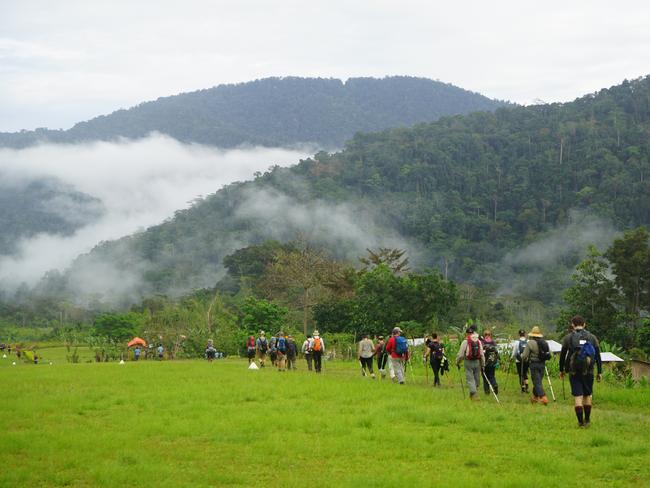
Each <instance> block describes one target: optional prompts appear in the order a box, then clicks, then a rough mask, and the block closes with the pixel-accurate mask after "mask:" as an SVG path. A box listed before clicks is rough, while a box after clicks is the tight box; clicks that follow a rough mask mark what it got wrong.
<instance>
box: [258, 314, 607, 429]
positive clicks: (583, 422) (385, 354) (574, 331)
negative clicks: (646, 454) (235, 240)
mask: <svg viewBox="0 0 650 488" xmlns="http://www.w3.org/2000/svg"><path fill="white" fill-rule="evenodd" d="M585 327H586V323H585V321H584V319H583V318H582V317H580V316H575V317H573V319H572V320H571V326H570V330H569V331H568V333H567V334H566V335H565V336H564V337H563V339H562V349H561V352H560V363H559V369H560V377H561V379H562V380H564V377H565V375H567V374H568V376H569V382H570V385H571V393H572V395H573V397H574V405H575V414H576V417H577V419H578V425H579V426H580V427H588V426H589V425H590V421H591V408H592V393H593V384H594V379H597V380H598V381H600V380H601V378H602V362H601V358H600V346H599V342H598V339H597V338H596V337H595V336H594V335H593V334H591V333H589V332H588V331H587V330H586V328H585ZM375 340H376V343H375V342H373V340H372V339H370V338H369V337H368V335H367V334H366V335H363V336H362V339H361V340H360V341H359V343H358V345H357V357H358V360H359V363H360V366H361V374H362V376H370V377H371V378H372V379H375V378H376V375H375V370H374V362H375V361H376V365H377V370H378V373H379V376H380V377H381V378H382V379H384V378H386V376H387V375H388V376H389V377H390V379H391V380H392V381H394V382H396V383H399V384H404V383H405V372H406V370H405V369H406V367H407V365H408V364H409V362H410V360H411V352H410V349H409V343H408V341H407V339H406V338H405V337H404V335H403V331H402V329H400V328H399V327H395V328H393V330H392V332H391V336H390V337H389V338H388V340H385V339H384V337H383V336H377V337H376V338H375ZM424 346H425V347H424V354H423V358H422V359H423V361H424V362H425V363H426V364H427V371H429V370H428V368H429V367H430V368H431V369H432V371H433V386H434V387H439V386H440V385H441V382H440V377H441V376H443V375H444V374H445V373H448V372H449V359H448V358H447V355H446V350H445V345H444V344H443V343H442V342H441V340H440V338H439V337H438V335H437V334H435V333H434V334H431V336H429V337H427V338H426V339H425V342H424ZM246 349H247V355H248V362H249V365H250V363H253V362H256V361H257V362H258V363H259V367H261V368H263V367H265V366H266V361H267V358H270V360H271V364H272V365H273V366H275V367H277V368H278V370H279V371H286V370H295V369H296V359H297V356H298V344H297V343H296V341H295V340H294V338H293V337H292V336H291V335H285V334H284V333H283V332H282V331H280V332H278V333H277V334H275V335H274V336H272V337H271V338H270V339H267V337H266V334H265V332H264V331H261V332H260V334H259V337H257V338H255V337H254V336H249V338H248V341H247V343H246ZM300 352H302V353H303V354H304V357H305V360H306V362H307V368H308V370H309V371H312V370H315V371H316V372H317V373H320V372H321V370H322V368H321V361H322V357H323V354H324V352H325V343H324V341H323V338H322V337H320V334H319V332H318V331H317V330H315V331H314V333H313V334H312V335H311V336H308V337H307V339H306V340H305V341H304V342H303V344H302V346H301V348H300ZM501 352H505V353H507V355H508V357H509V359H508V366H507V373H506V374H507V375H509V374H510V367H511V365H512V363H514V364H515V368H516V373H517V377H518V379H519V388H520V389H521V392H522V393H525V394H527V393H529V382H528V379H529V375H530V379H531V380H532V383H533V388H532V395H531V397H530V401H531V403H533V404H537V403H539V404H542V405H547V404H548V403H549V400H548V397H547V395H546V390H545V389H544V384H543V381H544V376H546V377H547V378H548V382H549V386H550V387H551V393H552V394H553V397H554V398H555V394H554V392H553V391H552V384H551V381H550V375H549V372H548V368H547V367H546V362H547V361H548V360H550V359H551V357H552V354H551V351H550V348H549V344H548V342H547V341H546V340H545V339H544V336H543V334H542V332H541V329H540V328H539V327H537V326H535V327H533V328H532V329H531V331H530V332H529V333H528V334H526V331H525V330H523V329H522V330H519V338H518V339H517V340H516V341H514V342H513V343H512V345H508V347H507V349H504V348H501ZM500 361H501V353H500V350H499V347H498V345H497V342H496V341H495V340H494V338H493V337H492V333H491V331H490V330H484V331H483V333H482V334H481V335H480V334H479V333H478V331H477V330H476V328H475V327H474V326H469V327H467V329H466V331H465V338H464V339H463V340H462V341H461V343H460V347H459V349H458V353H457V355H456V358H455V363H456V367H457V368H458V370H459V372H460V369H461V366H462V367H463V368H464V370H465V382H466V383H467V387H468V389H469V398H470V399H471V400H472V401H478V400H479V399H480V398H479V395H478V389H479V388H480V387H481V382H483V391H484V392H485V394H487V395H489V394H490V393H492V394H493V395H494V397H495V398H496V400H497V402H498V401H499V398H498V394H499V385H498V383H497V378H496V370H497V369H498V368H499V366H500ZM594 368H595V369H596V370H597V374H596V376H595V377H594ZM459 378H460V381H461V387H462V388H463V392H464V384H463V380H462V376H460V375H459Z"/></svg>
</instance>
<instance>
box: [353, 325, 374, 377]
mask: <svg viewBox="0 0 650 488" xmlns="http://www.w3.org/2000/svg"><path fill="white" fill-rule="evenodd" d="M374 355H375V345H374V344H373V343H372V339H369V338H368V334H364V335H363V336H362V338H361V340H360V341H359V347H358V348H357V356H358V357H359V362H360V363H361V376H367V373H370V377H371V378H372V379H373V380H374V379H375V372H374V371H373V370H372V357H373V356H374Z"/></svg>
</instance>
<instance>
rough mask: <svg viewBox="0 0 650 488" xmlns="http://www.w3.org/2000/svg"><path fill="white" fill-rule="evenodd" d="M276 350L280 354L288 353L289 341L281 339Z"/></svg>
mask: <svg viewBox="0 0 650 488" xmlns="http://www.w3.org/2000/svg"><path fill="white" fill-rule="evenodd" d="M276 348H277V350H278V351H280V352H282V353H283V352H286V350H287V340H286V339H285V338H284V337H279V338H278V342H277V344H276Z"/></svg>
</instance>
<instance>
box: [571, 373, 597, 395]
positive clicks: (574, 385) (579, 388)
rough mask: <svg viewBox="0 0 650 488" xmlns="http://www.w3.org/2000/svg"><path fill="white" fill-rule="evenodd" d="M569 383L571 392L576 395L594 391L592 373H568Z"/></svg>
mask: <svg viewBox="0 0 650 488" xmlns="http://www.w3.org/2000/svg"><path fill="white" fill-rule="evenodd" d="M569 383H571V394H572V395H573V396H574V397H577V396H591V395H592V394H593V391H594V375H593V374H585V375H582V374H571V375H569Z"/></svg>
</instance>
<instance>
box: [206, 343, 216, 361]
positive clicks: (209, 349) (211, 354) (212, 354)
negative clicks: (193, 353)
mask: <svg viewBox="0 0 650 488" xmlns="http://www.w3.org/2000/svg"><path fill="white" fill-rule="evenodd" d="M205 357H206V359H207V360H208V361H209V362H212V361H214V358H216V357H217V350H216V349H215V347H214V342H213V341H212V339H209V340H208V345H207V346H206V348H205Z"/></svg>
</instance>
